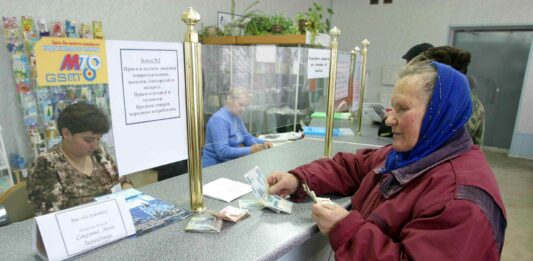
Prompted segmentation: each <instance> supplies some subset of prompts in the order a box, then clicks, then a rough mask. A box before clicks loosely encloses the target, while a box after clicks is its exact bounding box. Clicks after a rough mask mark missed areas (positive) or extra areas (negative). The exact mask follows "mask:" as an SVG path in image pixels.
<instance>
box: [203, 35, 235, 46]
mask: <svg viewBox="0 0 533 261" xmlns="http://www.w3.org/2000/svg"><path fill="white" fill-rule="evenodd" d="M201 41H202V44H213V45H217V44H236V43H237V40H236V36H216V37H202V39H201Z"/></svg>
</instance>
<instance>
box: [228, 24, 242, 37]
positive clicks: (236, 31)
mask: <svg viewBox="0 0 533 261" xmlns="http://www.w3.org/2000/svg"><path fill="white" fill-rule="evenodd" d="M230 33H231V36H241V35H242V27H241V26H239V25H232V26H231V29H230Z"/></svg>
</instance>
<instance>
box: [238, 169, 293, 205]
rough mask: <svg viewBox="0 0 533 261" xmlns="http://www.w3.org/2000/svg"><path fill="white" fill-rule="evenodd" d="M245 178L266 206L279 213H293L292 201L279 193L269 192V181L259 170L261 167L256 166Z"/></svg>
mask: <svg viewBox="0 0 533 261" xmlns="http://www.w3.org/2000/svg"><path fill="white" fill-rule="evenodd" d="M244 178H246V180H247V181H248V183H250V185H251V186H252V191H253V192H254V194H255V196H256V197H257V199H258V200H259V202H261V204H263V205H264V206H265V207H267V208H270V209H272V210H274V211H275V212H277V213H280V212H285V213H291V211H292V202H290V201H288V200H286V199H283V198H281V197H279V196H277V195H270V194H268V183H267V181H266V178H265V176H263V174H262V173H261V170H259V167H257V166H256V167H255V168H253V169H252V170H250V171H249V172H248V173H246V174H244Z"/></svg>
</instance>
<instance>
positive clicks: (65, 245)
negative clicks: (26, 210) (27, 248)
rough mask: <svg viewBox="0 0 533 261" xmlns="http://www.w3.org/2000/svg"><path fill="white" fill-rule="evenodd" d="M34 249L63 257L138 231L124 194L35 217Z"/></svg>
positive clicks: (54, 257) (51, 256)
mask: <svg viewBox="0 0 533 261" xmlns="http://www.w3.org/2000/svg"><path fill="white" fill-rule="evenodd" d="M35 228H36V229H35V233H34V239H33V249H34V250H35V251H36V252H37V254H39V255H40V256H41V257H43V258H45V259H48V260H64V259H67V258H70V257H73V256H76V255H79V254H81V253H83V252H86V251H89V250H91V249H95V248H97V247H100V246H103V245H106V244H109V243H111V242H114V241H117V240H119V239H122V238H125V237H128V236H130V235H133V234H135V227H134V226H133V220H132V218H131V214H130V211H129V209H128V207H127V206H126V202H125V201H124V198H121V197H118V198H115V199H111V200H106V201H102V202H95V203H91V204H87V205H82V206H78V207H74V208H69V209H65V210H62V211H58V212H54V213H50V214H47V215H43V216H39V217H36V218H35Z"/></svg>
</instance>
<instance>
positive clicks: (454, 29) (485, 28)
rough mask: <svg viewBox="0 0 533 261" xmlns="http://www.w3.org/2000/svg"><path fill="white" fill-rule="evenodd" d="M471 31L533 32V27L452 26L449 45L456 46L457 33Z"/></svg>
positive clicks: (449, 31)
mask: <svg viewBox="0 0 533 261" xmlns="http://www.w3.org/2000/svg"><path fill="white" fill-rule="evenodd" d="M470 31H533V25H451V26H450V27H449V28H448V45H449V46H453V45H454V44H455V32H470Z"/></svg>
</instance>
